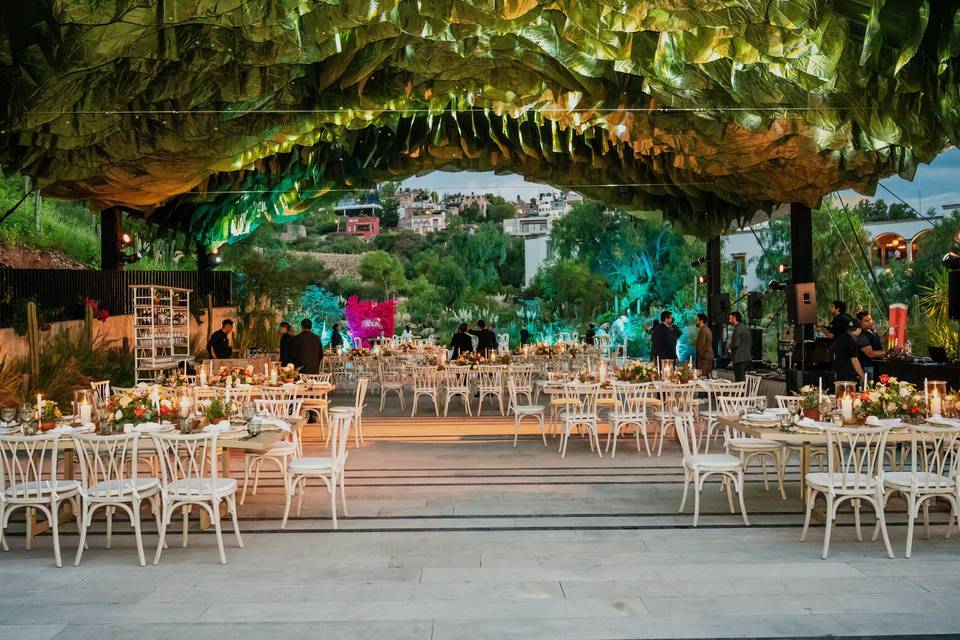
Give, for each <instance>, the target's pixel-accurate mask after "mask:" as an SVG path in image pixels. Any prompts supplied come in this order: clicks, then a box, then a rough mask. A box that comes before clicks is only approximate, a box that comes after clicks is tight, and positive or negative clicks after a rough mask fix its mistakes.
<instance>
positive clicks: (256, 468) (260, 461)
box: [250, 458, 263, 495]
mask: <svg viewBox="0 0 960 640" xmlns="http://www.w3.org/2000/svg"><path fill="white" fill-rule="evenodd" d="M262 466H263V458H260V459H258V460H257V463H256V464H255V465H254V466H253V491H251V492H250V493H252V494H253V495H257V487H258V486H259V485H260V467H262Z"/></svg>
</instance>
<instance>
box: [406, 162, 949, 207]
mask: <svg viewBox="0 0 960 640" xmlns="http://www.w3.org/2000/svg"><path fill="white" fill-rule="evenodd" d="M880 184H882V185H884V186H886V187H887V188H888V189H890V190H891V191H893V192H894V193H895V194H897V195H898V196H900V197H901V198H903V199H904V200H905V201H906V202H907V203H908V204H909V205H910V206H912V207H914V208H915V209H917V210H919V211H921V212H922V213H926V211H927V209H929V208H930V207H933V208H935V209H936V210H937V213H942V210H941V205H944V204H951V203H960V150H958V149H956V148H951V149H950V150H949V151H947V152H945V153H942V154H940V156H938V157H937V158H936V159H934V161H933V162H932V163H931V164H929V165H920V166H919V167H917V173H916V175H915V176H914V178H913V181H912V182H908V181H907V180H904V179H902V178H900V177H898V176H893V177H890V178H886V179H885V180H881V181H880ZM403 185H404V186H405V187H410V188H419V189H427V190H430V191H436V192H437V193H440V194H441V195H442V194H443V193H444V192H447V193H470V192H476V193H495V194H497V195H500V196H502V197H504V198H506V199H508V200H513V199H515V198H516V197H517V196H518V195H519V196H520V197H521V198H523V199H524V200H528V199H530V198H531V197H535V196H536V195H537V194H538V193H540V192H541V191H544V192H545V191H552V190H554V189H552V188H551V187H547V186H545V185H541V184H537V183H535V182H527V181H526V180H524V179H523V178H522V177H521V176H518V175H513V174H511V175H505V176H498V175H496V174H494V173H493V172H490V171H484V172H472V171H458V172H448V171H435V172H433V173H430V174H428V175H426V176H421V177H415V178H410V179H408V180H405V181H404V182H403ZM840 196H841V197H842V198H843V199H844V201H846V202H847V204H852V203H855V202H857V201H858V200H860V199H861V198H864V197H865V196H862V195H860V194H859V193H856V192H855V191H843V192H840ZM875 197H876V198H880V199H883V200H884V201H886V202H888V203H892V202H896V201H897V200H896V198H894V197H893V196H892V195H890V194H889V193H888V192H886V191H885V190H884V189H883V188H881V187H878V188H877V193H876V195H875Z"/></svg>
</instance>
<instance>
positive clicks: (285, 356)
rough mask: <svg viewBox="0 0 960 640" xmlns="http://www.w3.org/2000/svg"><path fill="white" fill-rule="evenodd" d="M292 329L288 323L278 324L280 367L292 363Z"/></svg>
mask: <svg viewBox="0 0 960 640" xmlns="http://www.w3.org/2000/svg"><path fill="white" fill-rule="evenodd" d="M292 329H293V327H291V326H290V323H289V322H281V323H280V366H281V367H285V366H287V365H288V364H290V363H291V362H293V355H294V354H293V338H294V336H293V334H292V333H290V331H291V330H292Z"/></svg>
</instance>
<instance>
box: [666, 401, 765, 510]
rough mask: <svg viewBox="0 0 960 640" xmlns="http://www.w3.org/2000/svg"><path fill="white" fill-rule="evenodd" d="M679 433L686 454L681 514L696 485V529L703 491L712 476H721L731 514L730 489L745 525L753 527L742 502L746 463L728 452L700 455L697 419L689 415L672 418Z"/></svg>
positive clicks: (694, 494) (678, 414)
mask: <svg viewBox="0 0 960 640" xmlns="http://www.w3.org/2000/svg"><path fill="white" fill-rule="evenodd" d="M673 420H674V425H675V427H676V430H677V439H678V440H679V441H680V448H681V450H682V451H683V461H682V463H681V464H682V466H683V498H681V500H680V509H679V512H680V513H682V512H683V508H684V506H685V505H686V504H687V492H688V490H689V488H690V483H691V482H692V483H693V526H697V523H698V521H699V519H700V492H701V491H702V490H703V485H704V483H705V482H706V481H707V479H708V478H709V477H710V476H713V475H719V476H721V477H722V479H723V487H724V489H725V490H726V492H727V505H728V506H729V508H730V513H734V508H733V494H732V493H731V491H730V488H731V486H732V487H733V488H734V489H735V490H736V492H737V497H738V499H739V501H740V515H741V516H742V517H743V523H744V524H745V525H747V526H750V519H749V518H748V517H747V507H746V505H745V504H744V502H743V488H744V487H743V462H741V461H740V459H739V458H737V457H736V456H733V455H730V454H729V453H699V450H700V449H699V447H698V446H697V429H696V423H695V419H694V417H693V416H692V415H690V414H689V413H676V414H674V416H673Z"/></svg>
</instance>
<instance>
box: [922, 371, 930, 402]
mask: <svg viewBox="0 0 960 640" xmlns="http://www.w3.org/2000/svg"><path fill="white" fill-rule="evenodd" d="M923 403H924V404H925V405H927V407H929V406H930V385H929V384H928V382H927V378H924V379H923Z"/></svg>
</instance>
